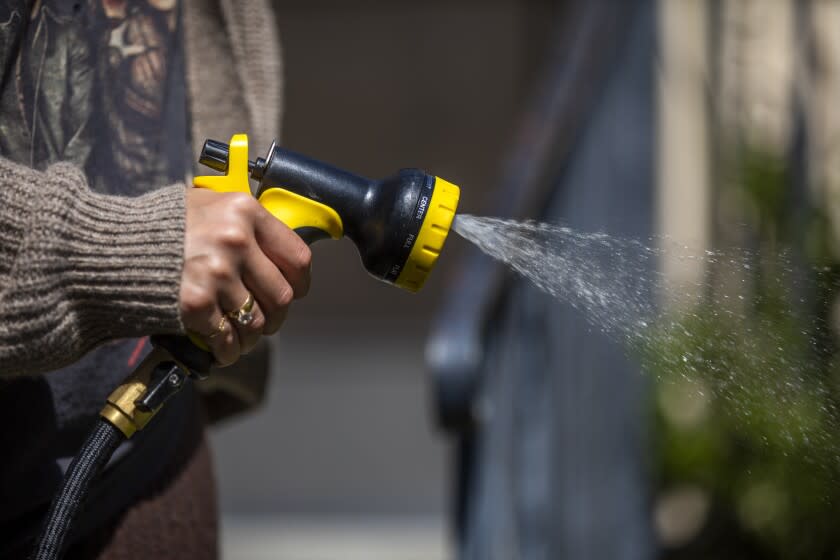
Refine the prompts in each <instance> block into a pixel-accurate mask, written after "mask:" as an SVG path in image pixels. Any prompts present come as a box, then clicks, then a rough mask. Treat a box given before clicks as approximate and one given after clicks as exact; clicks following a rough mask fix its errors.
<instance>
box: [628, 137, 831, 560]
mask: <svg viewBox="0 0 840 560" xmlns="http://www.w3.org/2000/svg"><path fill="white" fill-rule="evenodd" d="M729 164H730V168H734V169H735V170H736V171H737V173H736V175H735V177H736V179H737V180H736V181H733V182H732V183H731V184H733V186H732V187H731V188H734V189H736V190H737V193H736V194H737V196H735V197H734V199H735V200H739V201H742V203H743V204H744V205H745V206H748V207H749V208H748V209H746V208H745V209H744V213H745V214H751V215H752V217H753V221H754V223H751V224H750V227H751V230H752V240H753V242H754V245H755V246H754V249H756V251H755V255H756V259H755V260H756V261H757V266H753V267H744V269H741V270H739V271H738V274H739V275H741V276H742V279H741V280H742V281H741V282H739V283H738V288H739V289H743V286H747V287H748V290H749V292H750V293H749V294H744V295H745V298H744V301H740V300H738V302H737V303H738V305H740V307H739V308H738V309H737V312H732V310H731V309H730V310H729V312H727V309H726V308H727V307H728V306H734V305H735V304H736V303H735V302H733V300H732V299H726V296H727V295H728V294H729V293H730V291H731V289H732V286H731V284H727V282H726V281H720V279H718V280H719V281H718V282H711V283H710V286H711V288H710V292H709V293H708V294H707V296H706V301H705V303H704V304H702V305H700V306H699V307H697V308H695V309H691V310H689V311H688V312H683V313H681V314H680V315H679V316H674V317H670V318H669V319H668V320H665V321H663V322H662V324H660V325H659V326H658V327H657V329H656V330H654V332H652V333H651V335H650V336H648V337H645V339H644V340H643V341H642V343H641V344H640V346H639V348H638V351H639V354H640V357H641V360H642V361H643V363H644V365H645V368H646V369H647V370H648V371H650V372H652V373H653V374H654V375H655V378H656V383H655V392H654V398H653V399H652V409H653V414H654V420H655V425H656V428H657V438H656V454H655V465H656V468H657V470H658V474H659V481H658V487H659V496H660V500H659V501H660V502H661V503H663V504H664V503H666V502H667V500H665V499H664V498H663V497H666V496H668V495H669V493H674V492H675V491H676V490H679V489H681V488H683V489H684V488H691V489H693V491H694V492H695V494H697V493H698V492H699V494H697V495H700V496H702V497H703V502H704V507H703V508H702V510H698V509H697V508H696V507H694V508H693V509H692V511H694V512H695V513H694V514H695V515H702V516H703V519H702V520H700V521H701V522H699V523H693V524H691V527H693V528H695V529H694V530H693V531H692V532H690V533H685V532H682V533H680V532H673V534H674V535H677V536H678V537H679V538H676V537H675V538H674V539H673V540H672V541H671V542H665V543H663V544H664V546H665V557H666V558H671V559H680V560H682V559H686V560H688V559H695V558H697V559H700V558H703V559H707V558H716V559H718V558H719V559H726V558H733V559H734V558H757V559H759V558H768V559H771V558H772V559H776V558H779V559H782V558H783V559H794V560H796V559H809V560H812V559H818V558H840V532H839V531H837V527H836V520H837V519H838V518H840V415H838V408H840V406H838V404H839V403H840V394H838V386H840V383H838V379H840V367H839V366H838V364H840V360H838V359H837V347H836V343H835V341H834V340H833V335H832V332H831V328H830V327H829V325H830V323H831V315H832V307H833V305H834V303H835V300H836V298H837V285H838V283H840V282H838V279H840V274H838V267H837V263H836V261H835V259H834V257H833V255H832V254H831V251H830V246H831V243H830V241H829V239H828V235H829V228H828V226H827V218H826V217H825V216H824V215H822V214H821V213H820V212H819V211H817V210H814V209H807V208H806V209H804V210H803V211H791V201H790V198H791V197H790V193H791V189H792V182H791V173H789V170H788V168H787V167H786V165H785V164H784V161H782V160H780V159H779V158H775V157H773V156H772V155H769V154H767V153H765V152H761V151H758V150H751V149H742V150H739V151H737V152H736V154H735V156H734V159H732V160H731V161H730V162H729ZM732 166H734V167H732ZM803 221H804V223H803ZM803 226H804V227H805V234H804V235H803V234H802V231H803ZM783 246H784V247H792V249H791V253H783V254H781V253H779V248H780V247H783ZM791 255H794V256H795V258H793V257H792V256H791ZM792 263H797V264H795V265H792ZM717 272H718V273H719V272H720V271H717ZM710 274H711V275H714V274H715V271H711V273H710ZM803 278H805V280H804V281H803V280H802V279H803ZM805 288H807V293H803V289H805ZM669 503H670V502H669ZM674 503H677V504H678V503H679V502H674ZM669 507H670V506H669ZM675 507H677V506H675ZM698 511H699V512H700V513H697V512H698ZM668 512H669V513H668V515H670V516H671V517H676V518H677V519H679V511H678V509H676V510H674V508H671V509H669V510H668ZM686 523H687V522H686ZM660 532H661V531H660Z"/></svg>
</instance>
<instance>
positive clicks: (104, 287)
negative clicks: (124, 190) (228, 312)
mask: <svg viewBox="0 0 840 560" xmlns="http://www.w3.org/2000/svg"><path fill="white" fill-rule="evenodd" d="M184 214H185V210H184V187H183V185H173V186H171V187H166V188H164V189H161V190H158V191H155V192H153V193H150V194H148V195H145V196H142V197H137V198H124V197H115V196H108V195H102V194H98V193H94V192H92V191H90V190H89V188H88V186H87V184H86V181H85V178H84V175H83V174H82V172H81V171H80V170H78V169H77V168H75V167H73V166H71V165H68V164H58V165H55V166H53V167H51V168H49V169H48V170H47V171H46V172H43V173H41V172H37V171H33V170H31V169H28V168H26V167H22V166H19V165H16V164H13V163H10V162H9V161H7V160H4V159H0V375H14V374H27V373H37V372H42V371H48V370H51V369H56V368H58V367H61V366H63V365H66V364H68V363H71V362H73V361H75V360H77V359H78V358H79V357H80V356H81V355H82V354H84V353H85V352H87V351H88V350H90V349H91V348H93V347H94V346H96V345H98V344H100V343H102V342H104V341H107V340H112V339H117V338H127V337H134V336H142V335H146V334H150V333H169V332H181V331H182V330H183V327H182V324H181V321H180V317H179V306H178V291H179V286H180V280H181V270H182V267H183V254H184V253H183V251H184Z"/></svg>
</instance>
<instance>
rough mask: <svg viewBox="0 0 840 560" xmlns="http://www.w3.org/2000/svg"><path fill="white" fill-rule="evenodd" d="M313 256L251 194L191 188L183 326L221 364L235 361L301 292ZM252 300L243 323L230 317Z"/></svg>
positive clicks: (270, 330)
mask: <svg viewBox="0 0 840 560" xmlns="http://www.w3.org/2000/svg"><path fill="white" fill-rule="evenodd" d="M310 259H311V253H310V251H309V247H308V246H307V245H306V243H304V242H303V240H302V239H301V238H300V237H299V236H298V235H297V234H295V233H294V232H293V231H292V230H290V229H289V228H288V227H286V226H285V225H284V224H282V223H281V222H280V221H278V220H277V219H276V218H274V217H273V216H272V215H271V214H270V213H268V211H266V210H265V209H264V208H263V207H262V206H260V205H259V203H258V202H257V201H256V200H255V199H254V198H253V197H250V196H248V195H243V194H230V193H227V194H220V193H214V192H212V191H204V189H191V190H190V191H188V194H187V216H186V234H185V241H184V268H183V272H182V278H181V291H180V294H179V296H180V302H179V303H180V311H181V319H182V322H183V324H184V326H185V327H186V328H187V329H188V330H189V331H191V332H194V333H196V334H198V335H200V336H201V337H202V339H203V340H204V341H205V342H206V343H207V344H208V346H209V347H210V349H211V350H212V352H213V354H214V355H215V357H216V360H217V361H218V362H219V363H220V364H222V365H226V364H230V363H232V362H234V361H236V360H237V359H238V358H239V355H240V354H242V353H245V352H248V351H249V350H250V349H251V348H253V347H254V345H256V343H257V341H258V339H259V337H260V336H261V335H263V334H272V333H274V332H276V331H277V330H278V329H279V328H280V325H281V324H282V323H283V320H284V319H285V317H286V313H287V311H288V307H289V305H290V304H291V302H292V300H293V299H295V298H298V297H302V296H304V295H306V293H307V291H308V290H309V268H310ZM249 295H252V296H253V299H254V300H255V301H254V304H253V308H252V310H251V314H250V320H247V317H243V315H241V314H240V315H238V316H237V314H236V313H235V312H236V311H237V310H239V309H240V308H241V307H242V306H243V305H245V303H246V301H248V298H249ZM243 319H244V320H243Z"/></svg>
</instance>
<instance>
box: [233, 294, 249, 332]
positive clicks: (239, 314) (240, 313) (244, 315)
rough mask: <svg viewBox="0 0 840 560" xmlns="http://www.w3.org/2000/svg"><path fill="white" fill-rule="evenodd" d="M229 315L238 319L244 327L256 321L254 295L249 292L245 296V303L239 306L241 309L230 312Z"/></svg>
mask: <svg viewBox="0 0 840 560" xmlns="http://www.w3.org/2000/svg"><path fill="white" fill-rule="evenodd" d="M228 317H230V318H231V319H233V320H234V321H236V322H237V323H238V324H240V325H242V326H243V327H247V326H248V325H250V324H251V323H252V322H254V296H253V294H251V293H249V294H248V297H247V298H245V303H243V304H242V305H240V306H239V309H236V310H234V311H231V312H230V313H228Z"/></svg>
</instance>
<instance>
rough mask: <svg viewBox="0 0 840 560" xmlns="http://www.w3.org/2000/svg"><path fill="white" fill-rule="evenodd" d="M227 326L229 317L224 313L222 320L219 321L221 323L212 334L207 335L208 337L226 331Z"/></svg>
mask: <svg viewBox="0 0 840 560" xmlns="http://www.w3.org/2000/svg"><path fill="white" fill-rule="evenodd" d="M226 327H227V317H226V316H224V315H222V320H221V321H219V324H218V325H217V326H216V330H214V331H213V332H212V333H211V334H209V335H208V336H207V338H214V337H217V336H219V335H220V334H222V333H223V332H225V330H226Z"/></svg>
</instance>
